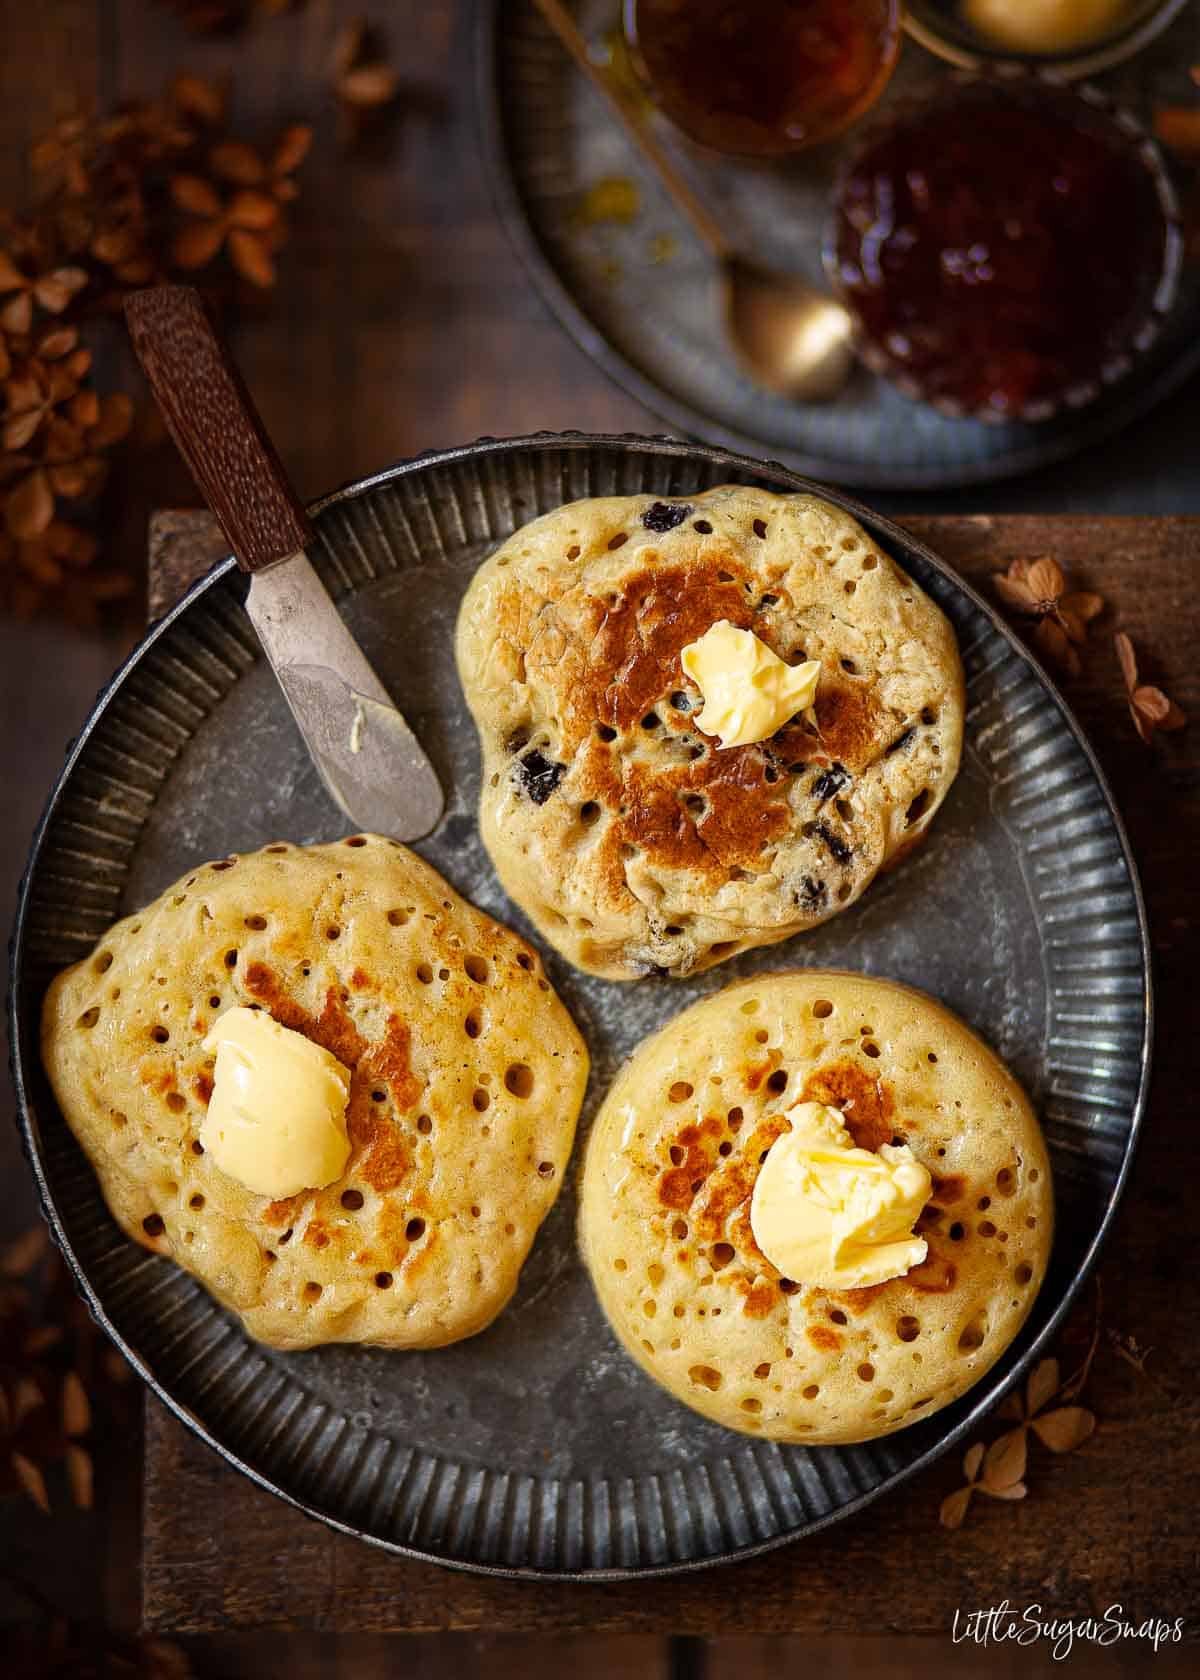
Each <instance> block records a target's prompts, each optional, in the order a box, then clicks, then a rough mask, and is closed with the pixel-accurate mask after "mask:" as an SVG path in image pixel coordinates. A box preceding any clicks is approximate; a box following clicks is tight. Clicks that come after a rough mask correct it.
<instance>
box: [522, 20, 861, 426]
mask: <svg viewBox="0 0 1200 1680" xmlns="http://www.w3.org/2000/svg"><path fill="white" fill-rule="evenodd" d="M534 3H535V4H536V6H537V8H538V11H539V12H541V14H542V16H543V18H545V20H546V22H547V24H548V25H549V26H550V28H551V29H552V30H553V31H554V33H555V35H557V37H558V39H559V40H560V41H561V43H562V45H563V46H564V47H565V48H566V50H567V52H568V53H569V54H570V55H571V57H572V58H573V59H574V61H575V63H576V64H577V65H578V66H579V68H580V70H582V71H583V73H584V75H585V76H586V77H587V78H588V80H589V81H590V82H591V84H592V86H593V87H595V88H596V89H597V90H598V91H599V92H600V93H601V94H603V96H604V98H605V99H607V100H608V103H609V105H610V106H611V107H612V109H613V111H614V112H615V114H616V116H617V118H618V119H619V121H620V122H621V123H622V125H623V126H624V127H625V129H626V130H627V131H628V133H629V136H630V138H631V139H632V140H633V141H634V143H635V144H636V145H637V146H638V148H639V149H640V151H641V153H642V156H643V157H644V158H645V159H646V161H647V163H649V164H650V165H651V166H652V168H654V169H655V170H656V171H657V173H658V175H659V177H660V179H661V180H662V183H663V185H664V186H665V187H666V189H667V191H668V192H669V193H670V194H671V197H672V198H673V199H674V200H675V202H676V204H677V205H678V206H679V208H680V209H681V210H682V211H683V213H684V215H685V216H686V217H687V219H688V221H689V222H690V223H691V226H692V228H693V230H694V232H695V233H696V236H697V237H698V238H699V239H700V241H701V242H702V243H703V244H704V245H706V246H707V247H708V249H709V250H710V251H711V252H712V254H713V256H714V257H715V259H716V262H717V267H718V271H719V273H720V276H721V291H722V313H723V315H724V318H725V329H726V332H727V333H728V335H729V340H730V343H731V344H732V345H733V348H734V350H735V351H736V353H737V355H738V358H739V360H740V361H741V362H742V363H743V365H744V366H745V368H746V370H747V372H749V373H750V374H752V375H753V377H754V378H755V379H756V380H757V382H758V383H759V384H760V385H765V386H766V387H767V389H768V390H771V391H778V392H779V393H780V395H782V396H785V397H792V398H793V399H795V400H797V401H800V402H827V401H828V400H829V399H830V398H831V397H835V396H836V395H837V393H838V392H839V391H840V390H841V388H842V386H843V385H844V384H845V383H846V380H847V379H848V377H849V375H850V370H851V368H852V367H853V365H854V345H853V337H854V326H853V321H852V318H851V316H850V313H849V311H848V310H847V309H845V308H844V307H843V305H842V304H840V303H838V302H837V301H836V299H834V298H832V297H830V296H829V295H828V294H827V293H826V292H822V291H821V290H820V289H819V288H818V287H816V286H813V285H811V284H810V283H809V282H808V281H807V280H803V279H801V277H800V276H799V275H797V274H784V273H780V272H779V270H778V269H771V268H766V267H764V266H763V265H762V264H761V263H757V262H754V261H752V260H751V259H750V258H749V257H745V256H742V255H741V254H740V253H739V252H738V251H736V250H734V248H733V247H732V245H731V244H730V243H729V240H728V239H727V238H726V237H725V233H724V231H723V230H722V229H721V228H720V227H719V226H718V225H717V223H716V221H715V220H714V219H713V217H712V216H711V215H710V214H709V212H708V210H707V209H706V208H705V207H704V205H703V204H701V202H700V200H699V199H698V198H697V197H696V195H695V193H694V192H693V191H692V189H691V187H690V186H689V185H688V183H687V182H686V181H685V180H684V178H683V176H682V175H681V174H680V173H679V171H678V169H677V168H676V167H675V164H674V163H673V162H672V161H671V159H670V158H669V157H668V156H667V154H666V152H665V151H664V150H663V148H662V147H661V146H660V145H659V143H658V140H657V139H656V138H655V136H654V134H653V133H652V132H651V130H650V129H649V128H648V126H647V125H646V123H645V121H644V120H643V117H642V113H641V112H640V111H639V110H638V108H637V106H636V104H635V103H634V101H633V99H632V98H631V97H630V95H629V94H628V93H627V92H626V90H625V89H624V88H623V87H622V86H621V84H620V83H619V82H618V81H617V79H616V78H615V77H614V76H612V75H610V74H608V73H607V72H606V71H605V70H604V69H602V68H601V66H600V65H598V64H597V63H596V61H595V60H594V59H593V58H592V56H591V53H590V52H589V51H588V45H587V42H586V41H585V40H584V38H583V36H582V35H581V34H580V32H579V29H578V26H577V25H576V23H575V20H574V18H573V17H572V16H571V14H570V13H569V12H568V11H567V10H566V8H565V7H564V6H563V5H562V0H534Z"/></svg>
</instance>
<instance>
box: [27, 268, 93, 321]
mask: <svg viewBox="0 0 1200 1680" xmlns="http://www.w3.org/2000/svg"><path fill="white" fill-rule="evenodd" d="M87 281H88V277H87V270H86V269H84V268H56V269H55V270H54V272H53V273H52V274H43V275H42V277H41V279H40V280H35V281H34V284H33V295H34V297H35V298H36V299H37V300H38V302H39V303H40V304H41V306H42V308H43V309H47V310H49V312H50V313H51V315H61V314H62V312H63V310H64V309H65V308H66V307H67V305H68V304H69V303H70V301H71V299H72V298H73V297H74V296H75V294H76V292H81V291H82V290H83V288H84V287H85V286H86V285H87Z"/></svg>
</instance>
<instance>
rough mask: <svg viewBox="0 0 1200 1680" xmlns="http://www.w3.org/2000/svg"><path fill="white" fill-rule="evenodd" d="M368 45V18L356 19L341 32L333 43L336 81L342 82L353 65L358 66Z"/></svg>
mask: <svg viewBox="0 0 1200 1680" xmlns="http://www.w3.org/2000/svg"><path fill="white" fill-rule="evenodd" d="M366 44H367V20H366V18H362V17H359V18H354V19H352V20H351V22H349V23H348V24H346V25H345V27H344V28H343V29H341V30H339V32H338V35H337V38H336V40H335V41H334V43H333V52H332V54H331V56H330V64H331V67H332V70H333V75H334V78H335V80H339V81H340V80H341V78H342V77H343V76H344V75H345V73H346V71H347V70H349V68H350V66H351V65H352V64H356V63H357V62H358V60H359V58H360V57H361V55H362V51H363V48H364V47H365V46H366Z"/></svg>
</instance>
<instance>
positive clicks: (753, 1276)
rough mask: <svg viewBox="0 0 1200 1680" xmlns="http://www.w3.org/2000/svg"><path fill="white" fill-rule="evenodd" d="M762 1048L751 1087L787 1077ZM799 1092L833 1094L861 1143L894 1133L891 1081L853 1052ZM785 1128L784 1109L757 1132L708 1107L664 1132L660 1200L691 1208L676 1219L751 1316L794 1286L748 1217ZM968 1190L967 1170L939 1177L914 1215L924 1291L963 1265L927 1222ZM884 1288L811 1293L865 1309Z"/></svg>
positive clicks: (910, 1277) (821, 1342)
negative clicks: (924, 1248) (923, 1246)
mask: <svg viewBox="0 0 1200 1680" xmlns="http://www.w3.org/2000/svg"><path fill="white" fill-rule="evenodd" d="M764 1056H765V1060H764V1061H763V1062H762V1063H754V1064H752V1065H751V1064H750V1063H747V1065H746V1066H745V1067H743V1068H742V1070H741V1078H742V1081H743V1083H744V1084H745V1085H746V1087H747V1088H748V1089H750V1090H755V1089H757V1088H758V1087H759V1086H760V1085H761V1084H762V1083H763V1080H764V1078H765V1079H766V1080H768V1081H769V1080H770V1079H771V1078H772V1076H774V1077H775V1078H776V1079H779V1080H782V1079H783V1078H784V1074H783V1072H782V1070H781V1069H780V1068H779V1062H780V1057H779V1053H778V1052H777V1051H768V1052H764ZM798 1100H799V1101H802V1102H822V1103H828V1104H829V1105H830V1106H831V1107H836V1108H838V1109H840V1110H841V1112H842V1115H843V1118H844V1121H845V1125H846V1130H847V1131H848V1132H849V1133H850V1135H851V1137H852V1138H853V1139H854V1142H855V1145H856V1146H857V1147H858V1148H859V1149H870V1150H874V1151H878V1150H879V1149H880V1148H881V1146H882V1145H883V1144H885V1143H890V1142H891V1140H892V1137H893V1135H894V1128H893V1123H892V1119H893V1115H894V1113H895V1106H896V1105H895V1097H894V1094H893V1090H892V1086H891V1083H890V1081H888V1080H886V1079H882V1078H873V1077H872V1076H871V1075H870V1074H869V1073H867V1072H865V1071H864V1070H863V1068H862V1067H860V1066H858V1065H857V1064H856V1063H855V1062H854V1061H852V1060H851V1059H850V1058H849V1057H848V1056H847V1057H841V1058H839V1059H837V1060H835V1061H832V1062H827V1063H825V1064H824V1065H823V1066H821V1067H818V1068H815V1069H813V1071H812V1072H811V1073H810V1074H809V1076H808V1078H807V1079H806V1080H805V1082H804V1086H803V1089H802V1090H801V1091H800V1093H799V1098H798ZM788 1129H789V1121H788V1118H787V1115H786V1114H785V1113H783V1112H779V1111H776V1112H774V1113H768V1114H764V1115H763V1116H762V1118H761V1119H760V1120H759V1121H758V1123H757V1124H756V1125H755V1127H754V1128H753V1131H752V1132H749V1133H745V1134H743V1132H742V1119H741V1111H740V1110H739V1109H733V1110H731V1111H730V1113H729V1114H706V1115H705V1116H704V1117H703V1118H702V1119H700V1120H699V1121H696V1120H689V1121H687V1122H686V1123H685V1124H684V1125H682V1126H681V1127H680V1128H679V1129H678V1131H676V1132H675V1133H673V1134H672V1135H671V1136H670V1137H669V1138H668V1140H667V1143H666V1151H667V1160H666V1163H665V1164H664V1165H663V1167H662V1170H661V1171H660V1172H659V1174H658V1180H657V1199H658V1202H659V1204H660V1205H661V1206H662V1207H663V1208H665V1209H669V1210H670V1211H671V1212H673V1213H676V1214H679V1215H686V1221H685V1222H684V1224H681V1226H680V1232H679V1235H680V1238H681V1240H682V1238H683V1236H684V1234H685V1227H686V1235H687V1236H688V1237H689V1238H690V1239H691V1241H693V1242H694V1243H699V1244H702V1245H705V1249H706V1258H707V1261H708V1264H709V1265H710V1266H712V1268H713V1271H714V1273H716V1274H719V1275H720V1280H721V1282H722V1284H724V1285H726V1286H728V1287H729V1288H730V1289H731V1290H732V1291H733V1292H734V1293H735V1294H736V1295H737V1296H738V1297H739V1298H740V1301H741V1310H742V1312H743V1313H744V1314H746V1315H747V1316H749V1317H751V1318H754V1317H762V1316H765V1314H766V1313H767V1312H769V1311H770V1309H771V1307H772V1305H773V1304H774V1302H775V1300H776V1298H777V1295H778V1292H779V1291H780V1290H781V1289H782V1290H784V1292H790V1290H791V1289H793V1288H794V1285H792V1284H791V1283H790V1281H789V1280H788V1279H787V1278H784V1277H783V1276H782V1275H781V1273H780V1272H779V1270H778V1268H777V1267H776V1266H774V1265H773V1264H772V1262H771V1261H770V1260H768V1259H767V1257H766V1255H765V1254H764V1253H763V1252H762V1250H761V1249H760V1248H759V1246H758V1244H757V1242H756V1241H755V1240H754V1232H753V1229H752V1227H751V1224H750V1201H751V1198H752V1196H753V1194H754V1186H755V1184H756V1182H757V1180H758V1174H759V1169H760V1167H761V1165H762V1162H763V1160H764V1159H765V1158H766V1154H767V1151H768V1150H769V1149H770V1147H771V1145H772V1144H773V1143H774V1142H775V1140H776V1139H777V1138H778V1137H780V1136H781V1135H782V1134H783V1133H784V1132H786V1131H787V1130H788ZM731 1134H732V1137H731ZM739 1134H742V1135H739ZM965 1191H966V1179H965V1177H964V1176H963V1175H962V1174H954V1175H947V1176H945V1177H941V1178H935V1179H934V1185H933V1194H932V1197H931V1200H930V1203H929V1205H928V1207H927V1208H926V1209H925V1210H924V1213H923V1214H922V1216H921V1220H920V1221H919V1222H918V1229H921V1230H922V1234H923V1235H925V1237H926V1240H927V1242H928V1245H929V1252H928V1254H927V1256H926V1258H925V1260H924V1261H922V1263H921V1264H920V1265H919V1266H916V1267H914V1268H912V1270H910V1271H909V1272H908V1273H907V1275H906V1279H905V1281H906V1282H907V1283H908V1284H910V1285H912V1286H913V1287H915V1288H917V1289H919V1290H921V1291H922V1292H923V1293H926V1294H944V1293H946V1292H948V1291H949V1290H950V1289H952V1288H953V1287H954V1282H955V1278H956V1275H957V1268H956V1267H955V1265H954V1262H953V1261H952V1260H950V1259H949V1257H948V1255H947V1254H946V1252H945V1250H944V1248H943V1247H942V1246H941V1244H940V1242H938V1241H935V1239H934V1238H933V1236H932V1235H931V1234H930V1232H929V1230H928V1227H930V1226H931V1225H935V1224H936V1223H937V1220H938V1216H939V1213H940V1211H941V1209H942V1208H943V1207H945V1206H946V1205H947V1204H948V1203H950V1202H953V1201H957V1200H959V1199H960V1198H961V1197H962V1196H963V1195H964V1194H965ZM887 1288H888V1284H887V1283H882V1284H874V1285H871V1286H869V1287H866V1288H863V1289H853V1290H843V1291H824V1290H816V1291H813V1292H812V1293H813V1294H814V1296H822V1297H823V1296H825V1295H826V1294H828V1295H829V1298H830V1300H831V1301H832V1302H835V1303H836V1302H840V1303H842V1304H844V1305H845V1306H846V1307H847V1308H849V1310H850V1311H852V1312H861V1311H862V1310H864V1308H865V1307H866V1305H867V1304H868V1302H870V1301H872V1300H874V1299H875V1298H876V1297H877V1296H878V1295H880V1294H881V1293H883V1292H884V1291H886V1290H887ZM843 1322H844V1320H843ZM809 1336H810V1339H811V1340H812V1342H813V1345H814V1346H816V1347H820V1348H823V1349H826V1350H832V1349H834V1348H836V1347H838V1346H840V1345H841V1338H840V1336H839V1335H838V1334H837V1332H836V1331H835V1330H831V1329H828V1328H826V1327H825V1326H820V1327H818V1328H816V1329H813V1330H810V1331H809Z"/></svg>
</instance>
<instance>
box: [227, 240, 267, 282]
mask: <svg viewBox="0 0 1200 1680" xmlns="http://www.w3.org/2000/svg"><path fill="white" fill-rule="evenodd" d="M229 255H230V258H231V260H232V262H233V266H234V267H235V268H236V269H237V271H238V273H239V274H241V275H242V276H243V277H244V278H245V279H247V280H249V281H250V283H251V285H254V286H262V287H263V288H264V289H265V288H266V287H268V286H273V285H274V284H275V264H274V263H273V262H272V261H271V257H270V253H269V252H268V250H267V247H266V245H265V244H264V243H263V240H262V238H261V236H260V235H259V234H257V233H244V232H242V231H241V230H240V229H238V228H234V229H233V231H232V232H231V233H230V235H229Z"/></svg>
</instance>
